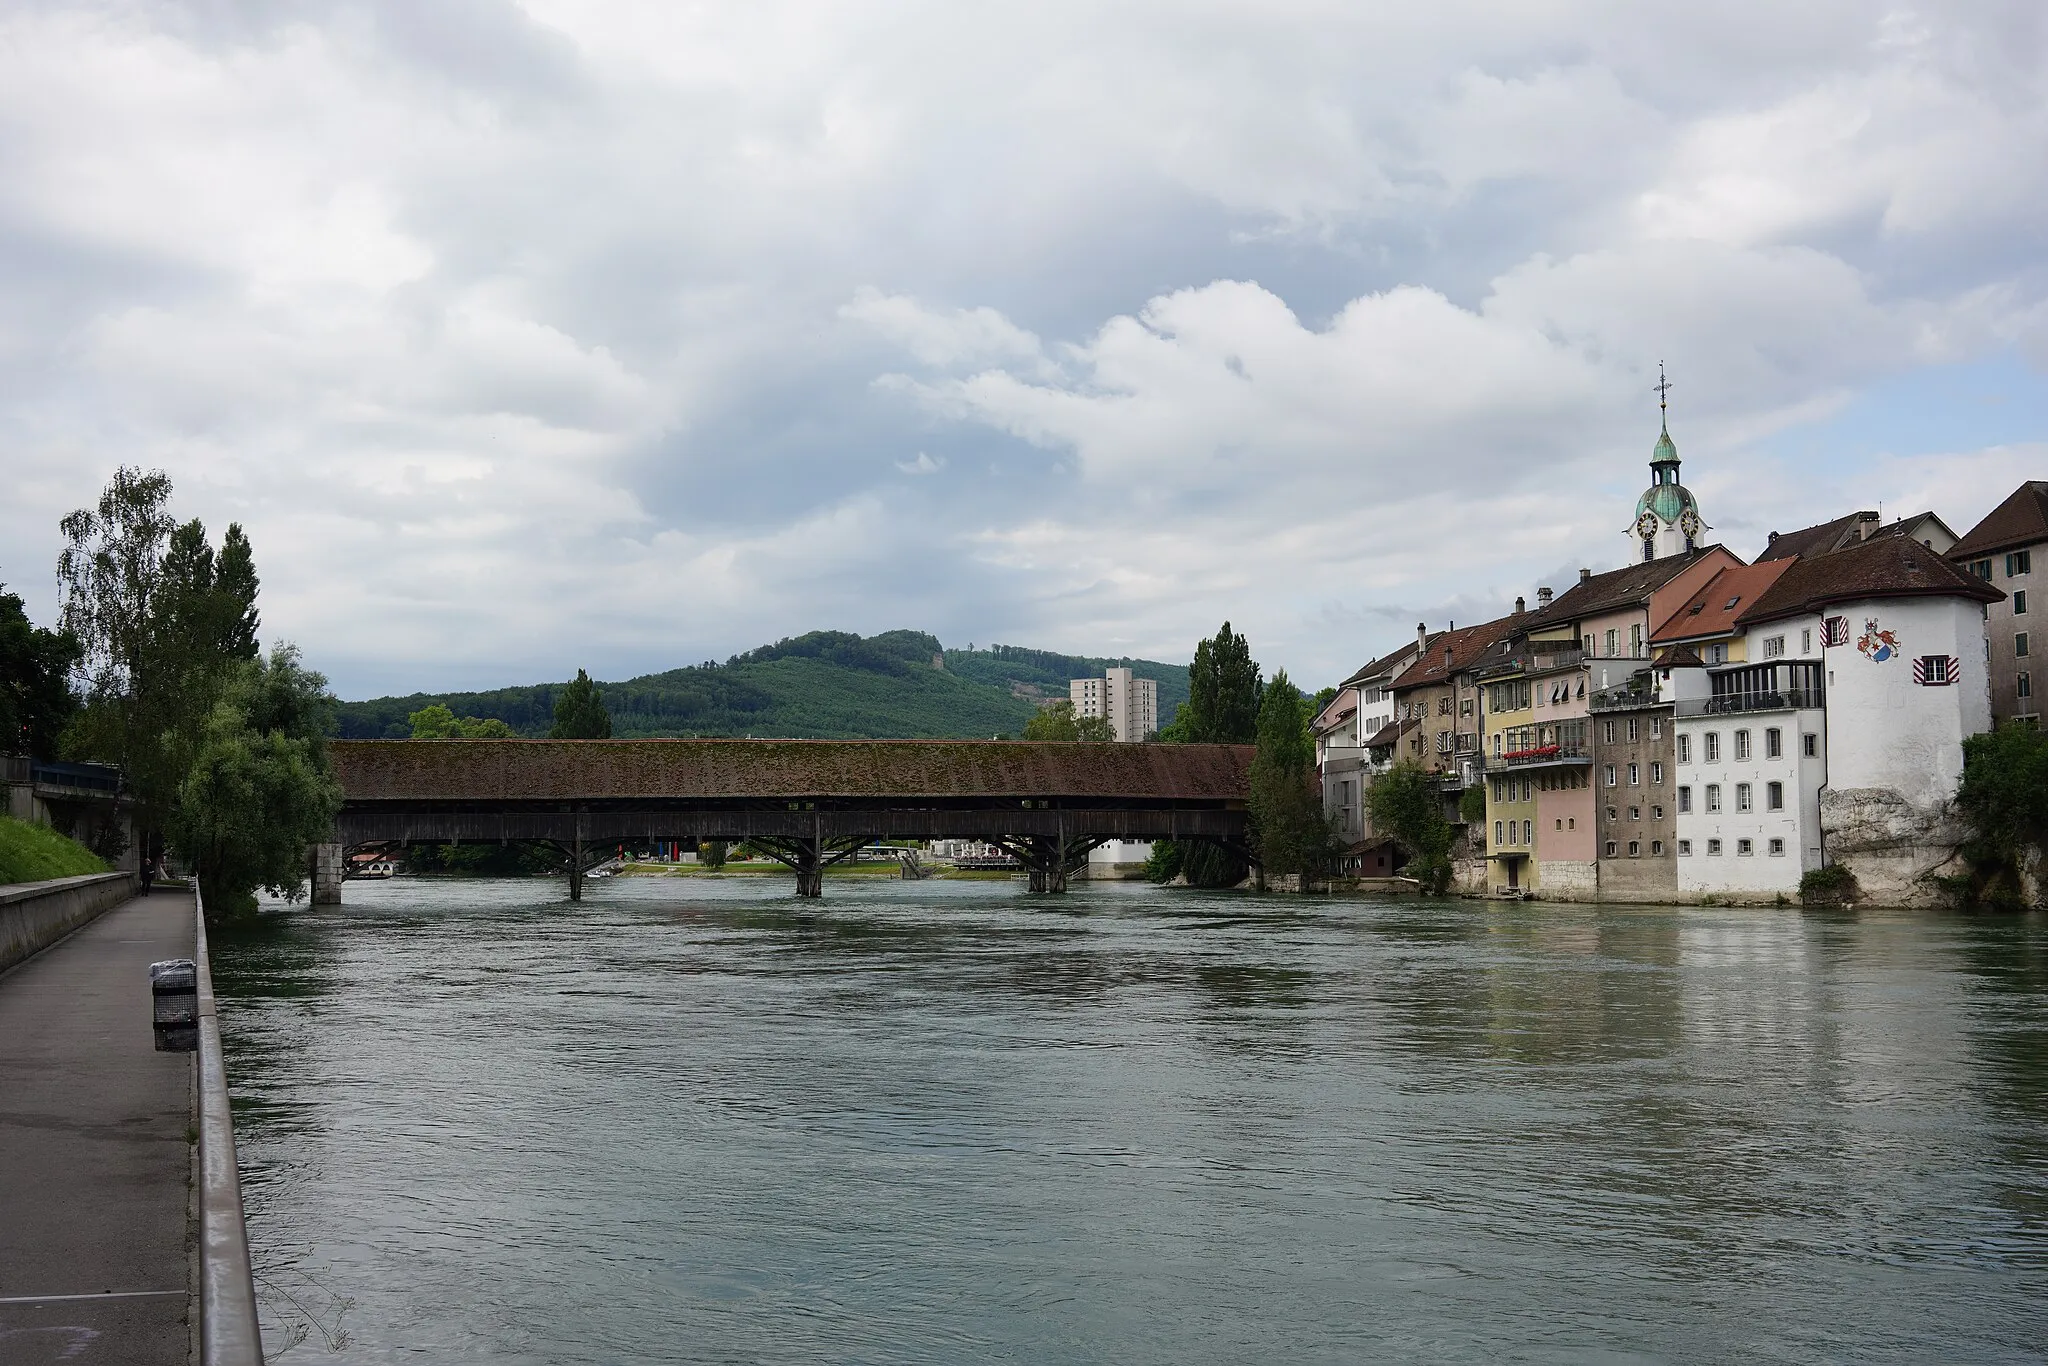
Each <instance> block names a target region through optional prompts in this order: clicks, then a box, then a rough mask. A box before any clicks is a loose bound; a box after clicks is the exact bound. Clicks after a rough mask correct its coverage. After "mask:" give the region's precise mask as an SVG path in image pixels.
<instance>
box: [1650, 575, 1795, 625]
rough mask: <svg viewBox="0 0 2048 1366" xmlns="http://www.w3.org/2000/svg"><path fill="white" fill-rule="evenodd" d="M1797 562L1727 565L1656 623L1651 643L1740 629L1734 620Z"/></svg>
mask: <svg viewBox="0 0 2048 1366" xmlns="http://www.w3.org/2000/svg"><path fill="white" fill-rule="evenodd" d="M1797 563H1799V561H1797V560H1794V559H1783V560H1759V561H1757V562H1756V563H1755V564H1742V565H1730V566H1729V567H1728V568H1726V569H1723V570H1722V571H1721V572H1720V573H1718V574H1716V575H1714V577H1713V578H1711V579H1708V580H1707V581H1706V583H1705V584H1703V585H1701V587H1700V588H1699V590H1698V591H1696V592H1695V593H1693V594H1692V595H1691V596H1690V597H1688V598H1686V599H1685V600H1684V601H1683V602H1681V603H1679V604H1678V606H1677V608H1676V609H1675V610H1673V611H1672V612H1671V613H1670V614H1668V615H1667V616H1666V617H1665V618H1664V620H1663V621H1661V622H1658V623H1657V624H1656V626H1655V628H1654V629H1652V630H1651V632H1650V643H1651V644H1653V645H1661V644H1668V643H1669V642H1672V641H1678V640H1696V639H1698V638H1700V637H1702V636H1716V635H1728V634H1731V633H1732V632H1734V631H1736V630H1737V629H1739V628H1738V627H1737V626H1736V621H1737V619H1738V618H1740V616H1741V615H1742V613H1743V612H1744V611H1746V610H1748V609H1749V608H1750V607H1753V606H1754V605H1755V604H1756V602H1757V600H1758V599H1759V598H1760V597H1762V595H1763V594H1764V593H1765V592H1766V591H1767V590H1768V589H1769V588H1770V587H1771V585H1772V584H1775V583H1776V582H1777V581H1778V580H1779V579H1780V578H1783V577H1784V576H1785V575H1786V574H1787V573H1788V572H1790V571H1791V568H1792V566H1793V565H1795V564H1797Z"/></svg>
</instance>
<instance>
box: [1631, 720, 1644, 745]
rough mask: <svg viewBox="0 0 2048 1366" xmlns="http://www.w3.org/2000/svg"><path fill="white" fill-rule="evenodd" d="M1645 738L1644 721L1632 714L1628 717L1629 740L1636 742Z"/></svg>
mask: <svg viewBox="0 0 2048 1366" xmlns="http://www.w3.org/2000/svg"><path fill="white" fill-rule="evenodd" d="M1642 738H1643V723H1642V722H1641V721H1640V720H1638V719H1637V718H1635V717H1633V716H1631V717H1629V718H1628V742H1629V743H1630V744H1634V743H1635V742H1636V741H1638V740H1640V739H1642Z"/></svg>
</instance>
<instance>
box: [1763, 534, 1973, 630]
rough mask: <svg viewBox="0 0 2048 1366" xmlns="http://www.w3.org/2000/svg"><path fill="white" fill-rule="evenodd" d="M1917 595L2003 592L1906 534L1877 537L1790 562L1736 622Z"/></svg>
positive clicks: (1958, 595) (1962, 595)
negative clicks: (1832, 605) (1862, 600)
mask: <svg viewBox="0 0 2048 1366" xmlns="http://www.w3.org/2000/svg"><path fill="white" fill-rule="evenodd" d="M1918 597H1960V598H1970V599H1972V600H1974V601H1976V602H1998V601H2000V600H2001V599H2003V598H2004V597H2005V594H2003V593H2001V592H1999V591H1998V590H1997V589H1996V588H1993V587H1992V586H1991V585H1990V584H1988V583H1986V582H1984V581H1983V580H1982V579H1980V578H1978V577H1977V576H1976V575H1974V574H1965V573H1964V572H1963V571H1962V570H1961V569H1958V568H1957V567H1956V566H1955V565H1953V564H1951V563H1949V562H1948V561H1947V560H1945V559H1943V558H1942V557H1941V556H1939V555H1937V554H1935V553H1934V552H1933V551H1932V550H1929V549H1928V548H1927V547H1926V546H1924V545H1922V544H1920V542H1918V541H1916V540H1913V539H1912V538H1910V537H1906V536H1879V537H1876V538H1874V539H1872V540H1868V541H1865V542H1863V543H1862V544H1861V545H1853V546H1850V547H1849V548H1848V549H1847V550H1837V551H1836V552H1835V553H1834V554H1832V555H1822V556H1819V557H1818V558H1815V559H1811V560H1794V561H1792V562H1791V565H1790V567H1789V568H1788V569H1786V570H1785V572H1784V574H1782V575H1781V576H1780V577H1779V578H1778V581H1777V582H1776V583H1774V584H1772V585H1771V586H1770V587H1769V588H1766V589H1764V590H1763V592H1762V593H1760V594H1758V595H1757V597H1756V599H1755V600H1754V601H1753V602H1752V603H1751V604H1750V605H1749V606H1748V607H1745V608H1743V609H1742V610H1741V611H1740V612H1739V613H1737V615H1736V621H1737V623H1738V624H1740V625H1743V626H1747V625H1749V624H1751V623H1752V622H1759V621H1770V620H1772V619H1773V618H1776V617H1786V616H1793V615H1795V614H1797V613H1800V612H1811V611H1816V610H1818V609H1820V608H1822V607H1825V606H1827V605H1828V604H1829V603H1835V602H1853V601H1855V600H1856V599H1858V598H1918Z"/></svg>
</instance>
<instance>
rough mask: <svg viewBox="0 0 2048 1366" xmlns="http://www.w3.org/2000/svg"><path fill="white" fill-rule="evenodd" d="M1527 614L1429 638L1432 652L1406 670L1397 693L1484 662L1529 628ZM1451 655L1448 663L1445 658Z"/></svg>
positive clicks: (1398, 682)
mask: <svg viewBox="0 0 2048 1366" xmlns="http://www.w3.org/2000/svg"><path fill="white" fill-rule="evenodd" d="M1528 621H1529V614H1528V613H1527V612H1511V613H1509V614H1508V615H1507V616H1504V617H1498V618H1496V619H1495V620H1493V621H1484V622H1481V623H1480V624H1479V625H1477V626H1466V627H1461V628H1460V629H1458V630H1456V631H1446V632H1442V633H1440V634H1438V635H1435V636H1432V637H1430V641H1429V649H1428V650H1427V651H1426V652H1425V653H1423V654H1422V655H1420V656H1418V657H1417V658H1416V660H1415V662H1414V663H1413V664H1410V665H1409V666H1408V667H1407V668H1406V669H1403V670H1402V671H1401V673H1400V676H1399V677H1397V678H1395V679H1394V682H1393V687H1394V688H1395V689H1396V690H1397V691H1406V690H1407V689H1409V688H1426V687H1429V686H1430V685H1431V684H1433V683H1442V682H1444V681H1445V680H1446V679H1448V678H1450V677H1451V676H1452V675H1453V674H1458V673H1463V672H1464V671H1465V670H1467V669H1470V668H1473V667H1475V666H1476V665H1478V664H1480V663H1482V662H1484V659H1485V656H1486V654H1487V652H1488V651H1489V650H1492V649H1494V648H1495V647H1496V646H1498V645H1499V644H1500V643H1501V642H1503V641H1505V640H1508V639H1509V638H1510V637H1512V636H1513V635H1514V633H1515V632H1516V631H1519V630H1521V629H1522V628H1523V627H1524V626H1525V625H1527V624H1528ZM1446 650H1448V651H1449V652H1450V658H1449V661H1448V662H1446V660H1445V658H1444V654H1445V651H1446Z"/></svg>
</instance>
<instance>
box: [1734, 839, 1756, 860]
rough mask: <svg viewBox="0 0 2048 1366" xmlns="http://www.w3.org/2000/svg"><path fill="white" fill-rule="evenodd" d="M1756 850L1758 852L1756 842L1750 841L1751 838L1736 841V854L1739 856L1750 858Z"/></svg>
mask: <svg viewBox="0 0 2048 1366" xmlns="http://www.w3.org/2000/svg"><path fill="white" fill-rule="evenodd" d="M1755 852H1756V845H1755V844H1754V843H1753V842H1752V841H1749V840H1737V841H1735V856H1736V857H1737V858H1748V857H1749V856H1750V855H1752V854H1754V853H1755Z"/></svg>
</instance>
